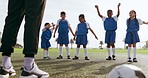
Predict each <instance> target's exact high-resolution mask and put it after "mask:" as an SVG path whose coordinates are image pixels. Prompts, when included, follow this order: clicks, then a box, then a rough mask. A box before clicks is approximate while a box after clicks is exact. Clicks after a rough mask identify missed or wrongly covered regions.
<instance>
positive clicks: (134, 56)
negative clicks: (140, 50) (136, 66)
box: [133, 47, 136, 58]
mask: <svg viewBox="0 0 148 78" xmlns="http://www.w3.org/2000/svg"><path fill="white" fill-rule="evenodd" d="M133 51H134V54H133V58H136V47H133Z"/></svg>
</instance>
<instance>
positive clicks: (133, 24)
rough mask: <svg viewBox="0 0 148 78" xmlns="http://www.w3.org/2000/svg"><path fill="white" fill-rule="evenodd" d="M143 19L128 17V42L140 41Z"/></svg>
mask: <svg viewBox="0 0 148 78" xmlns="http://www.w3.org/2000/svg"><path fill="white" fill-rule="evenodd" d="M142 24H143V21H142V20H141V19H137V20H136V19H132V20H131V19H127V30H126V31H127V33H126V38H125V43H126V44H134V43H137V42H140V39H139V35H138V31H139V25H142Z"/></svg>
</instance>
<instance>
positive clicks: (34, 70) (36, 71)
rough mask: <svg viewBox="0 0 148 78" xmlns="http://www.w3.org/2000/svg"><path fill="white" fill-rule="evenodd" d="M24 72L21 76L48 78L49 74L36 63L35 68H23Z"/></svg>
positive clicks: (21, 77)
mask: <svg viewBox="0 0 148 78" xmlns="http://www.w3.org/2000/svg"><path fill="white" fill-rule="evenodd" d="M21 70H22V73H21V76H20V78H48V77H49V74H48V73H47V72H44V71H42V70H40V69H39V68H38V66H37V65H36V64H35V63H34V64H33V68H32V69H31V70H29V71H28V70H26V69H25V67H22V68H21Z"/></svg>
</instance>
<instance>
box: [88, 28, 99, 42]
mask: <svg viewBox="0 0 148 78" xmlns="http://www.w3.org/2000/svg"><path fill="white" fill-rule="evenodd" d="M88 29H89V30H90V31H91V32H92V33H93V35H94V36H95V38H96V39H97V40H98V37H97V36H96V34H95V33H94V31H93V30H92V29H91V28H88Z"/></svg>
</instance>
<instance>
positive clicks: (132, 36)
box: [125, 32, 140, 44]
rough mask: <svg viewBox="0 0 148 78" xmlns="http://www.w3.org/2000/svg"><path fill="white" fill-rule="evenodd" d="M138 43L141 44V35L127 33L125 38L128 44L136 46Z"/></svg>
mask: <svg viewBox="0 0 148 78" xmlns="http://www.w3.org/2000/svg"><path fill="white" fill-rule="evenodd" d="M137 42H140V39H139V35H138V33H137V32H127V33H126V38H125V43H126V44H134V43H137Z"/></svg>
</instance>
